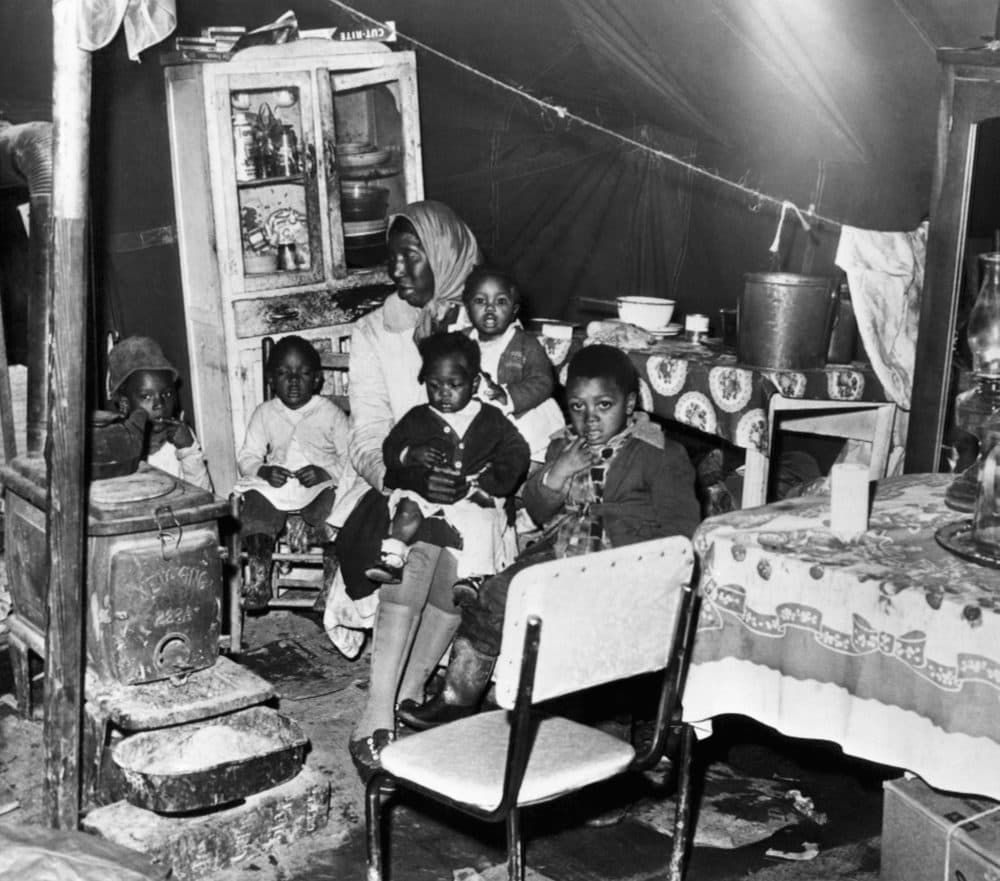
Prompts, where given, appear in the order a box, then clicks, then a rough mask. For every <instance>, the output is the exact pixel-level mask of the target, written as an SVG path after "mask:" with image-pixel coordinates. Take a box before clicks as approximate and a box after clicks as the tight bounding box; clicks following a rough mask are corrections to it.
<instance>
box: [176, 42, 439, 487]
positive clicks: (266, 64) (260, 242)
mask: <svg viewBox="0 0 1000 881" xmlns="http://www.w3.org/2000/svg"><path fill="white" fill-rule="evenodd" d="M165 77H166V89H167V115H168V122H169V130H170V153H171V168H172V172H173V187H174V201H175V210H176V216H177V238H178V247H179V252H180V263H181V281H182V285H183V297H184V312H185V326H186V331H187V335H188V348H189V351H190V353H191V354H190V358H191V364H190V366H189V371H188V375H187V376H188V381H189V382H190V383H191V393H192V396H193V398H194V406H195V413H194V421H195V425H196V430H197V431H198V434H199V437H200V438H201V442H202V445H203V446H204V448H205V452H206V456H207V458H208V462H209V468H210V471H211V474H212V479H213V481H214V483H215V488H216V491H217V492H220V493H227V492H228V491H229V490H230V488H231V487H232V484H233V481H234V480H235V478H236V453H237V451H238V450H239V447H240V446H241V445H242V443H243V434H244V430H245V427H246V424H247V420H248V419H249V418H250V414H251V412H252V410H253V408H254V407H255V406H256V404H257V403H259V402H260V401H261V400H262V377H261V355H260V353H261V341H262V339H263V338H264V337H266V336H270V337H274V338H280V337H281V336H283V335H286V334H290V333H296V334H300V335H301V336H304V337H306V338H308V339H311V340H313V341H314V343H315V345H316V346H317V348H318V349H319V350H320V352H321V354H322V355H323V356H324V359H325V360H331V361H332V362H333V363H337V362H338V360H340V361H342V360H343V359H342V358H341V359H338V358H337V357H336V356H338V355H341V356H342V355H343V354H346V352H347V351H349V345H350V341H349V334H350V327H349V324H350V322H351V321H352V320H353V319H354V318H355V317H356V316H357V315H359V314H361V313H362V312H363V311H365V309H366V308H370V306H371V303H372V301H373V300H374V299H377V297H378V296H380V295H381V296H384V293H385V287H384V286H385V285H387V284H388V282H389V279H388V277H387V276H386V273H385V268H384V264H385V260H384V241H385V228H386V223H387V217H388V215H390V214H391V213H393V212H395V211H399V210H401V209H402V207H403V206H404V205H406V203H408V202H412V201H416V200H418V199H422V198H423V177H422V172H421V158H420V120H419V112H418V105H417V80H416V65H415V59H414V56H413V53H412V52H392V51H390V50H389V49H388V48H387V47H385V46H383V45H382V44H378V43H334V42H331V41H329V40H299V41H295V42H291V43H287V44H284V45H280V46H261V47H255V48H252V49H247V50H245V51H243V52H240V53H238V54H237V55H235V56H234V57H233V58H232V60H230V61H197V62H190V61H184V62H177V63H171V62H170V61H169V59H168V61H167V63H166V67H165ZM345 340H346V342H345ZM326 356H331V357H330V358H327V357H326ZM328 380H329V381H328V386H327V388H326V389H325V392H327V393H330V394H333V395H338V394H345V393H346V390H345V388H344V378H343V373H342V372H339V373H338V372H334V373H331V374H330V375H329V377H328Z"/></svg>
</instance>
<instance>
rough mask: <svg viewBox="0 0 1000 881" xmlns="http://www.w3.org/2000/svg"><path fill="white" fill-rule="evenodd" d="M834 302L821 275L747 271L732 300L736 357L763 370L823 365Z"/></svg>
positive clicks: (827, 281)
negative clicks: (735, 316)
mask: <svg viewBox="0 0 1000 881" xmlns="http://www.w3.org/2000/svg"><path fill="white" fill-rule="evenodd" d="M836 305H837V291H836V290H835V289H834V288H833V285H832V283H831V279H829V278H826V277H824V276H817V275H795V274H793V273H789V272H757V273H748V274H747V275H746V276H745V284H744V286H743V292H742V293H741V294H740V298H739V300H738V302H737V307H738V326H739V330H738V335H737V343H736V357H737V360H738V361H739V363H741V364H745V365H747V366H748V367H759V368H764V369H766V370H810V369H814V368H817V367H825V366H826V354H827V349H828V348H829V345H830V328H831V326H832V322H833V316H834V310H835V308H836Z"/></svg>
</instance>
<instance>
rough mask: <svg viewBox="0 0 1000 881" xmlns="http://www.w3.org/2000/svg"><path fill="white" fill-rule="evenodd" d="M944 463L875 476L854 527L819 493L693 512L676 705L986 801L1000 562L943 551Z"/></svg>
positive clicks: (998, 790)
mask: <svg viewBox="0 0 1000 881" xmlns="http://www.w3.org/2000/svg"><path fill="white" fill-rule="evenodd" d="M952 476H953V475H948V474H914V475H906V476H904V477H894V478H887V479H884V480H882V481H879V482H878V484H877V491H876V493H875V496H874V502H873V505H872V510H871V517H870V522H869V529H868V531H867V532H866V533H865V534H864V535H863V536H862V538H861V539H860V540H858V541H855V542H844V541H841V540H840V539H838V538H837V537H835V536H834V535H833V534H832V533H831V531H830V497H829V496H828V495H822V496H805V497H801V498H795V499H785V500H783V501H780V502H775V503H773V504H769V505H764V506H762V507H758V508H754V509H750V510H744V511H737V512H733V513H730V514H724V515H721V516H718V517H713V518H710V519H708V520H706V521H705V522H704V523H703V524H702V525H701V527H699V529H698V531H697V533H696V534H695V538H694V544H695V549H696V551H697V553H698V557H699V561H700V575H699V591H700V595H701V598H702V605H701V611H700V616H699V625H698V631H697V636H696V640H695V646H694V655H693V660H692V665H691V669H690V672H689V675H688V681H687V687H686V689H685V694H684V717H685V719H687V720H688V721H692V722H697V721H700V720H706V719H711V718H712V717H714V716H717V715H720V714H723V713H738V714H742V715H746V716H750V717H753V718H754V719H757V720H759V721H761V722H763V723H764V724H766V725H770V726H772V727H774V728H776V729H778V730H779V731H781V732H782V733H784V734H787V735H790V736H794V737H808V738H818V739H823V740H832V741H834V742H836V743H838V744H840V745H841V747H842V748H843V749H844V751H845V752H846V753H848V754H850V755H855V756H858V757H861V758H864V759H868V760H870V761H875V762H880V763H883V764H887V765H891V766H895V767H900V768H905V769H908V770H910V771H913V772H915V773H917V774H919V775H920V776H921V777H923V778H924V779H925V780H926V781H927V782H928V783H929V784H930V785H932V786H935V787H938V788H941V789H949V790H955V791H959V792H967V793H977V794H980V795H986V796H989V797H991V798H995V799H1000V570H997V569H993V568H990V567H987V566H983V565H979V564H976V563H971V562H966V561H965V560H964V559H962V558H960V557H958V556H955V555H954V554H952V553H951V552H950V551H947V550H945V549H944V548H943V547H941V546H940V545H939V544H938V543H937V541H936V540H935V532H936V531H937V529H938V528H939V527H941V526H943V525H945V524H948V523H952V522H954V521H956V520H959V519H962V517H963V516H965V515H961V514H958V513H956V512H954V511H951V510H950V509H948V508H947V507H945V504H944V493H945V490H946V488H947V486H948V484H949V482H950V480H951V478H952Z"/></svg>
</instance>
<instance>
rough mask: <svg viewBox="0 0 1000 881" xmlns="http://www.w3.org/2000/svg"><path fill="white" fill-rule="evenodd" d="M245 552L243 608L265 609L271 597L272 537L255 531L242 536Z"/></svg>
mask: <svg viewBox="0 0 1000 881" xmlns="http://www.w3.org/2000/svg"><path fill="white" fill-rule="evenodd" d="M243 547H244V548H245V549H246V554H247V579H246V582H245V583H244V585H243V608H244V609H247V610H248V611H255V610H260V609H266V608H267V603H268V601H269V600H270V599H271V555H272V554H273V553H274V539H273V538H272V537H271V536H269V535H263V534H260V533H255V534H253V535H247V536H244V538H243Z"/></svg>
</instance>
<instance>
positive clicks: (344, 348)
mask: <svg viewBox="0 0 1000 881" xmlns="http://www.w3.org/2000/svg"><path fill="white" fill-rule="evenodd" d="M351 332H352V327H351V325H349V324H347V325H338V326H336V327H333V328H329V329H328V330H327V331H325V332H324V333H323V335H322V336H320V337H317V338H311V339H310V340H309V341H310V342H311V343H312V344H313V345H314V346H315V347H316V351H317V352H319V357H320V362H321V364H322V367H323V389H322V392H321V394H323V395H324V396H325V397H328V398H330V399H331V400H332V401H333V402H334V403H336V404H337V406H338V407H340V409H341V410H343V411H344V412H345V413H350V411H351V405H350V398H349V397H348V392H349V387H348V378H349V374H350V366H351ZM274 343H275V340H274V338H273V337H269V336H268V337H264V338H263V339H262V340H261V346H260V348H261V382H262V393H263V399H264V400H265V401H269V400H270V399H271V386H270V384H269V383H268V381H267V377H266V376H264V373H263V369H264V365H266V364H267V359H268V358H269V357H270V356H271V350H272V349H273V348H274Z"/></svg>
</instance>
